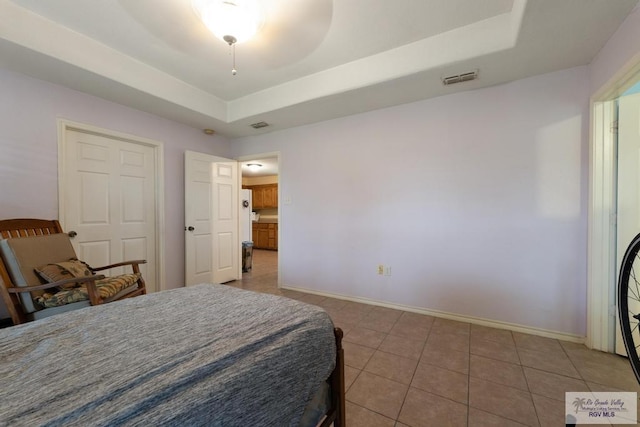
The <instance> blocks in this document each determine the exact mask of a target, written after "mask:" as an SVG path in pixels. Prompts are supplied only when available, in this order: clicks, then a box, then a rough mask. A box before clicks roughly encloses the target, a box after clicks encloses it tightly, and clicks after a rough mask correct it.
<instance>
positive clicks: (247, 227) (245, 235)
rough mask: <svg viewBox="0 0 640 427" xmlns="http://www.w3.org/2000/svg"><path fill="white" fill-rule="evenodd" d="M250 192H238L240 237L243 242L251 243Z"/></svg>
mask: <svg viewBox="0 0 640 427" xmlns="http://www.w3.org/2000/svg"><path fill="white" fill-rule="evenodd" d="M251 202H252V200H251V190H240V237H241V238H242V241H243V242H252V241H253V236H252V235H251V208H252V206H253V204H252V203H251Z"/></svg>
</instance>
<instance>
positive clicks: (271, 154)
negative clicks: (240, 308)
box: [235, 151, 282, 289]
mask: <svg viewBox="0 0 640 427" xmlns="http://www.w3.org/2000/svg"><path fill="white" fill-rule="evenodd" d="M266 157H275V158H277V159H278V281H277V285H278V289H279V288H281V287H282V273H281V272H282V257H281V256H280V250H281V245H282V226H281V224H282V191H281V186H280V184H281V183H282V179H281V176H282V153H281V152H280V151H269V152H266V153H257V154H249V155H246V156H239V157H235V160H237V161H238V164H239V163H241V162H246V161H249V160H258V159H263V158H266ZM238 171H239V173H238V175H239V176H240V188H242V167H240V166H239V167H238ZM240 277H242V276H240Z"/></svg>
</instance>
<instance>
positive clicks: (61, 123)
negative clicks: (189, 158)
mask: <svg viewBox="0 0 640 427" xmlns="http://www.w3.org/2000/svg"><path fill="white" fill-rule="evenodd" d="M67 131H78V132H82V133H88V134H93V135H98V136H103V137H106V138H110V139H120V140H122V141H125V142H129V143H132V144H137V145H142V146H145V147H151V148H152V149H153V154H154V162H155V188H154V191H155V198H156V200H155V212H154V213H155V216H156V227H155V228H156V229H155V234H156V239H155V241H156V278H157V284H156V285H157V286H156V292H159V291H162V290H165V281H166V274H165V262H164V260H165V239H166V236H165V233H164V230H165V209H164V208H165V205H164V144H163V143H162V142H160V141H156V140H153V139H149V138H143V137H141V136H137V135H131V134H127V133H123V132H117V131H114V130H111V129H105V128H101V127H98V126H94V125H90V124H86V123H80V122H74V121H71V120H66V119H58V218H59V219H60V222H61V224H62V226H63V228H64V226H65V224H64V222H63V221H64V198H63V197H62V194H63V193H64V191H65V188H64V185H65V182H66V180H65V175H64V173H65V166H66V165H65V147H66V144H67Z"/></svg>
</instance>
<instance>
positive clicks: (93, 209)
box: [61, 130, 156, 292]
mask: <svg viewBox="0 0 640 427" xmlns="http://www.w3.org/2000/svg"><path fill="white" fill-rule="evenodd" d="M64 155H65V159H64V160H65V162H64V164H65V171H64V175H63V176H64V183H63V186H62V188H63V189H64V190H63V194H61V197H63V199H64V210H63V218H62V223H63V225H64V227H65V230H66V231H75V232H76V233H77V235H76V236H75V237H74V238H72V240H71V241H72V243H73V246H74V249H75V251H76V254H77V255H78V258H80V259H81V260H83V261H85V262H87V263H88V264H89V265H91V266H95V267H99V266H103V265H108V264H113V263H117V262H121V261H126V260H134V259H146V260H147V264H143V265H141V266H140V267H141V272H142V275H143V277H144V279H145V282H146V284H147V290H148V291H149V292H153V291H155V290H156V265H155V262H156V253H155V252H156V241H155V239H156V218H155V205H156V196H155V176H156V170H155V159H154V149H153V148H152V147H149V146H145V145H141V144H136V143H132V142H127V141H123V140H120V139H116V138H110V137H107V136H102V135H95V134H90V133H85V132H80V131H75V130H67V131H66V138H65V147H64ZM130 271H131V269H130V268H128V269H126V268H116V269H112V270H111V271H108V272H105V273H104V274H108V275H114V274H122V273H123V272H130Z"/></svg>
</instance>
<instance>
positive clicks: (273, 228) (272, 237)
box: [252, 222, 278, 250]
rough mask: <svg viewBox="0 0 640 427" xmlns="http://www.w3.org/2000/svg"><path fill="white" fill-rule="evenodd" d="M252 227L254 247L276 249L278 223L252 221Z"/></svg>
mask: <svg viewBox="0 0 640 427" xmlns="http://www.w3.org/2000/svg"><path fill="white" fill-rule="evenodd" d="M252 229H253V247H254V248H256V249H271V250H278V224H276V223H262V222H254V223H253V225H252Z"/></svg>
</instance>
